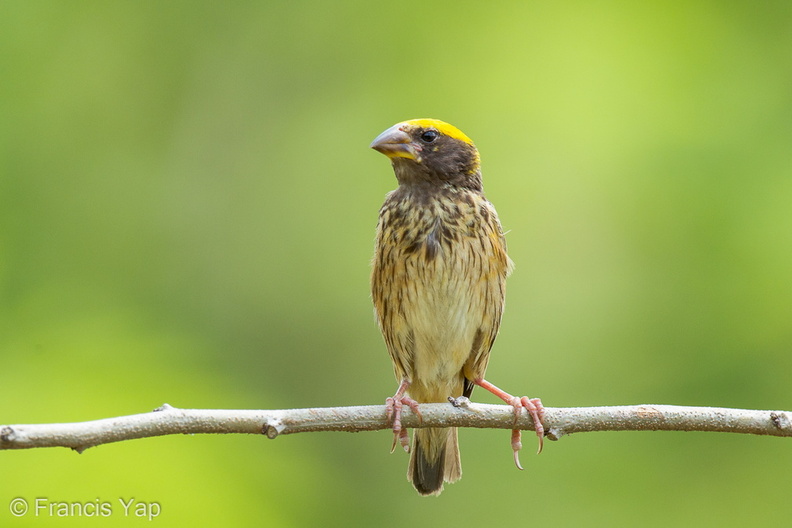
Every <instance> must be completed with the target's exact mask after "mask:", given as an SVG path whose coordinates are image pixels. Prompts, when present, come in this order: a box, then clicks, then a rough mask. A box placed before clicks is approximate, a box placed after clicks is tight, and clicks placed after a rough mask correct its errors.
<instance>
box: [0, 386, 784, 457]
mask: <svg viewBox="0 0 792 528" xmlns="http://www.w3.org/2000/svg"><path fill="white" fill-rule="evenodd" d="M456 403H457V406H453V405H450V404H447V403H431V404H422V405H421V406H420V410H421V415H422V419H420V420H419V419H418V417H417V416H416V415H415V414H414V413H412V412H411V411H410V410H409V409H408V408H406V407H405V409H404V414H403V415H402V423H403V425H404V426H406V427H410V428H415V427H477V428H489V429H513V428H514V412H513V408H512V407H510V406H508V405H488V404H481V403H471V402H469V401H468V400H467V399H463V398H460V399H458V400H457V402H456ZM544 425H545V431H546V433H545V434H546V436H547V438H549V439H550V440H558V439H559V438H561V437H562V436H564V435H568V434H572V433H582V432H588V431H713V432H722V433H744V434H755V435H771V436H792V412H789V411H755V410H746V409H725V408H717V407H682V406H675V405H648V404H647V405H625V406H618V407H555V408H547V409H546V412H545V418H544ZM517 427H518V428H520V429H524V430H526V429H527V430H533V428H534V427H533V422H532V421H531V419H530V417H528V416H527V413H524V414H523V416H521V418H520V419H519V421H518V423H517ZM389 428H390V425H389V423H388V420H387V419H386V416H385V407H384V406H383V405H369V406H362V407H320V408H313V409H285V410H273V411H256V410H211V409H177V408H175V407H171V406H170V405H168V404H165V405H163V406H162V407H160V408H158V409H155V410H154V411H153V412H149V413H144V414H133V415H129V416H119V417H116V418H105V419H102V420H94V421H90V422H75V423H60V424H58V423H56V424H29V425H3V426H0V449H30V448H35V447H68V448H71V449H74V450H75V451H78V452H82V451H84V450H85V449H87V448H89V447H94V446H98V445H101V444H108V443H111V442H121V441H124V440H132V439H135V438H149V437H153V436H163V435H171V434H197V433H206V434H231V433H246V434H263V435H266V436H267V437H269V438H275V437H277V436H278V435H281V434H293V433H304V432H312V431H348V432H356V431H375V430H379V429H389Z"/></svg>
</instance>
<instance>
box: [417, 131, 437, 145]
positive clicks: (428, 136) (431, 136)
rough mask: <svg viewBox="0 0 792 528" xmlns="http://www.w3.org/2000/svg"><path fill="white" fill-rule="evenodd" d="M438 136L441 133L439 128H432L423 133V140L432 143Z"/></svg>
mask: <svg viewBox="0 0 792 528" xmlns="http://www.w3.org/2000/svg"><path fill="white" fill-rule="evenodd" d="M438 137H440V133H439V132H438V131H437V130H433V129H431V128H430V129H429V130H427V131H426V132H424V133H423V134H421V141H423V142H425V143H431V142H432V141H434V140H435V139H437V138H438Z"/></svg>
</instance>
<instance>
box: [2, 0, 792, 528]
mask: <svg viewBox="0 0 792 528" xmlns="http://www.w3.org/2000/svg"><path fill="white" fill-rule="evenodd" d="M0 49H1V50H2V53H0V149H1V150H0V355H1V357H0V359H1V364H0V365H1V366H0V387H1V388H2V396H0V423H47V422H69V421H82V420H91V419H97V418H104V417H111V416H118V415H123V414H134V413H138V412H146V411H148V410H151V409H153V408H154V407H157V406H159V405H161V404H162V403H164V402H167V403H169V404H171V405H174V406H176V407H186V408H249V409H276V408H289V407H308V406H338V405H357V404H377V403H380V402H383V401H384V399H385V397H386V396H389V395H391V394H392V393H393V391H394V390H395V388H396V382H395V380H394V379H393V376H392V371H391V366H390V361H389V359H388V356H387V354H386V352H385V347H384V345H383V343H382V341H381V338H380V335H379V332H378V330H377V328H376V326H375V324H374V320H373V316H372V308H371V303H370V299H369V291H368V273H369V259H370V256H371V253H372V249H373V237H374V225H375V222H376V216H377V211H378V208H379V206H380V204H381V202H382V199H383V196H384V194H385V193H386V192H387V191H389V190H390V189H392V188H393V187H394V186H395V179H394V177H393V174H392V172H391V169H390V167H389V164H388V161H387V159H386V158H384V157H383V156H381V155H380V154H377V153H376V152H374V151H371V150H369V149H368V145H369V143H370V141H371V140H372V139H373V138H374V137H375V136H376V135H377V134H378V133H380V132H381V131H382V130H384V129H385V128H387V127H388V126H390V125H392V124H393V123H396V122H398V121H401V120H405V119H409V118H415V117H436V118H440V119H443V120H445V121H449V122H451V123H453V124H455V125H457V126H458V127H459V128H461V129H462V130H463V131H464V132H465V133H467V134H468V135H469V136H471V137H472V138H473V139H474V140H475V141H476V144H477V145H478V147H479V149H480V150H481V153H482V161H483V170H484V180H485V187H486V189H487V196H488V198H489V199H490V200H491V201H492V202H493V203H494V204H495V205H496V207H497V209H498V212H499V213H500V217H501V221H502V223H503V225H504V228H505V229H506V230H508V235H507V236H508V242H509V249H510V253H511V256H512V258H513V259H514V261H515V262H516V265H517V268H516V271H515V273H514V274H513V275H512V277H511V278H510V280H509V287H508V300H507V308H506V313H505V316H504V320H503V325H502V330H501V335H500V337H499V339H498V341H497V343H496V345H495V348H494V350H493V354H492V361H491V363H490V369H489V372H488V378H489V379H490V380H491V381H493V382H494V383H496V384H497V385H499V386H501V387H503V388H504V389H506V390H509V391H511V392H513V393H517V394H528V395H530V396H540V397H542V398H543V400H544V402H545V404H546V405H547V406H550V407H553V406H594V405H618V404H636V403H665V404H680V405H712V406H724V407H744V408H756V409H792V389H791V387H792V353H791V352H792V156H791V155H790V154H791V152H792V150H791V149H792V3H789V2H788V1H775V2H773V1H771V2H760V3H756V2H738V1H734V2H730V1H720V2H715V1H711V2H706V1H693V2H687V1H679V2H588V1H578V2H560V3H556V2H540V1H530V2H519V3H518V2H511V3H510V2H488V3H485V2H470V3H464V2H462V3H460V2H451V1H438V2H381V3H370V2H233V3H226V2H215V3H209V2H35V1H32V2H26V1H25V2H23V1H12V2H5V3H4V4H3V7H2V16H0ZM474 398H475V399H478V400H479V401H486V402H493V403H494V402H495V400H494V398H493V397H491V396H489V395H486V394H482V393H481V391H476V393H474ZM460 437H461V438H460V442H461V447H462V459H463V468H464V477H463V479H462V480H461V481H460V482H459V483H457V484H454V485H451V486H447V488H446V491H445V492H444V493H443V494H442V495H441V496H440V497H439V498H421V497H419V496H418V495H417V494H416V493H415V492H414V491H413V489H412V487H411V486H410V485H409V484H408V483H407V482H406V480H405V471H406V466H407V456H405V455H404V454H402V453H396V454H393V455H389V454H388V448H389V446H390V441H391V438H390V434H389V433H388V432H386V431H381V432H376V433H361V434H346V433H317V434H302V435H295V436H288V437H281V438H278V439H277V440H274V441H270V440H267V439H266V438H263V437H255V436H242V435H234V436H172V437H163V438H154V439H146V440H136V441H131V442H124V443H119V444H112V445H106V446H101V447H98V448H94V449H89V450H88V451H86V452H85V453H83V454H82V455H77V454H75V453H73V452H70V451H67V450H65V449H49V450H43V449H42V450H30V451H8V452H3V453H0V474H1V475H2V476H1V477H0V525H3V526H90V525H91V523H94V524H96V525H98V524H99V523H101V524H102V525H116V524H117V525H132V524H135V523H138V525H140V524H139V523H146V522H147V521H145V520H140V519H136V518H124V517H123V514H122V509H121V508H120V507H118V505H117V504H115V509H114V512H115V513H114V515H113V516H112V517H110V518H106V519H103V520H98V519H85V518H83V519H79V518H65V519H64V518H48V517H39V518H35V517H33V516H32V515H31V514H29V515H27V516H25V517H22V518H14V517H13V516H12V515H11V514H10V513H9V510H8V504H9V503H10V501H11V500H12V499H13V498H15V497H23V498H26V499H28V500H34V499H35V498H36V497H44V498H47V499H49V500H50V501H80V502H93V501H97V500H99V501H111V502H113V503H117V501H118V499H119V498H124V499H126V500H128V499H129V498H132V497H134V498H135V499H137V500H138V501H156V502H158V503H159V504H160V505H161V508H162V513H161V515H160V517H159V518H158V519H156V520H155V521H154V522H155V523H157V524H159V525H160V526H165V525H167V526H192V525H209V524H222V525H223V526H318V525H322V526H387V527H390V526H394V527H396V526H398V527H410V526H419V525H420V526H451V525H453V526H472V525H474V524H476V525H480V526H484V525H486V526H509V525H514V524H509V523H518V524H517V525H518V526H519V525H523V524H524V525H528V524H530V525H532V526H540V525H544V526H548V525H556V526H619V525H621V526H627V525H630V526H637V525H641V526H669V525H671V526H673V525H677V526H678V525H697V526H738V525H739V526H745V525H747V524H751V525H763V524H771V523H775V524H779V523H782V522H788V520H789V511H788V503H789V496H790V492H792V476H791V475H792V472H791V471H790V468H792V443H790V440H789V439H784V438H765V437H751V436H742V435H726V434H712V433H685V434H683V433H597V434H585V435H575V436H571V437H566V438H563V439H562V440H561V441H560V442H557V443H550V444H549V445H547V446H546V449H545V452H544V453H543V454H542V455H541V456H538V457H537V456H532V455H531V454H530V452H531V451H532V450H533V441H529V442H527V446H528V448H527V449H526V452H525V453H524V454H523V465H524V466H525V468H526V470H525V471H523V472H519V471H516V470H515V469H514V467H513V465H512V461H511V451H510V448H509V435H508V432H506V431H494V430H465V431H462V432H461V435H460Z"/></svg>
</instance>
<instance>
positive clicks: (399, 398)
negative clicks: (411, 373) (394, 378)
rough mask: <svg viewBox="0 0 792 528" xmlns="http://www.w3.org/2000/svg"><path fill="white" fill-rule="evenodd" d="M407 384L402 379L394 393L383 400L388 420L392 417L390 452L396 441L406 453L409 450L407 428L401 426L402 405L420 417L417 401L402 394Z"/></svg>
mask: <svg viewBox="0 0 792 528" xmlns="http://www.w3.org/2000/svg"><path fill="white" fill-rule="evenodd" d="M409 386H410V382H409V381H407V380H402V382H401V384H400V385H399V388H398V389H397V390H396V394H394V395H393V396H392V397H390V398H387V399H386V400H385V416H386V417H387V419H388V420H391V419H393V445H391V453H393V450H394V449H396V442H399V444H400V445H401V446H402V448H403V449H404V450H405V451H407V452H408V453H409V451H410V437H409V436H408V435H407V429H405V428H403V427H402V424H401V413H402V406H404V405H406V406H408V407H409V408H410V409H411V410H412V412H414V413H415V414H416V415H418V419H419V420H420V419H421V411H419V410H418V402H417V401H415V400H413V399H412V398H410V397H409V396H405V395H404V393H405V392H406V391H407V388H408V387H409Z"/></svg>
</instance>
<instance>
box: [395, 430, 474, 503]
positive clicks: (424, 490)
mask: <svg viewBox="0 0 792 528" xmlns="http://www.w3.org/2000/svg"><path fill="white" fill-rule="evenodd" d="M461 476H462V462H461V461H460V459H459V443H458V441H457V429H456V427H451V428H446V429H437V428H426V429H415V434H414V435H413V445H412V450H411V453H410V465H409V467H408V468H407V480H409V481H411V482H412V484H413V486H415V489H416V490H418V493H420V494H421V495H440V492H441V491H443V482H456V481H457V480H459V479H460V477H461Z"/></svg>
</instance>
